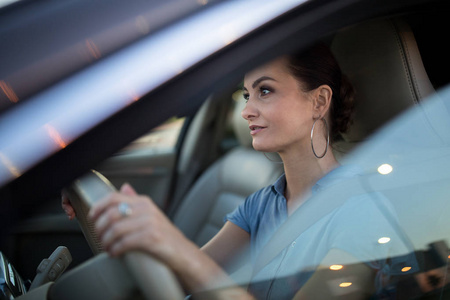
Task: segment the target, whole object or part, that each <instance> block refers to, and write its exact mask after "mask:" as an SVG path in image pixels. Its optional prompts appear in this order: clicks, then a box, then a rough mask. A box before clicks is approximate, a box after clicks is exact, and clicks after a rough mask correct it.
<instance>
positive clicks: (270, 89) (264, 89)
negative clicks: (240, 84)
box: [242, 58, 317, 154]
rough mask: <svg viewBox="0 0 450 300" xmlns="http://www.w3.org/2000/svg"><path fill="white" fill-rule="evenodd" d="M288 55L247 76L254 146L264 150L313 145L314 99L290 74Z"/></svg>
mask: <svg viewBox="0 0 450 300" xmlns="http://www.w3.org/2000/svg"><path fill="white" fill-rule="evenodd" d="M286 62H287V61H286V58H278V59H276V60H274V61H272V62H270V63H268V64H266V65H263V66H261V67H258V68H257V69H255V70H253V71H251V72H249V73H248V74H246V75H245V78H244V97H245V98H246V100H247V104H246V106H245V108H244V109H243V111H242V117H243V118H244V119H246V120H247V121H248V124H249V128H250V134H251V135H252V137H253V147H254V148H255V149H256V150H258V151H264V152H279V153H280V154H282V153H283V152H286V151H288V150H289V149H297V151H298V150H300V149H301V148H304V147H309V148H310V132H311V127H312V124H313V121H314V120H313V117H317V116H314V115H313V113H314V111H313V101H311V99H310V94H309V93H308V92H303V91H302V90H301V88H300V83H299V81H298V80H297V79H296V78H294V77H293V75H291V73H290V72H289V71H288V68H287V65H286Z"/></svg>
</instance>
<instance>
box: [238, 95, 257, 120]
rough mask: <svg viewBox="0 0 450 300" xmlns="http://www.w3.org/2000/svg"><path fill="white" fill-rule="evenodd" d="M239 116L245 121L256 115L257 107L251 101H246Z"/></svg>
mask: <svg viewBox="0 0 450 300" xmlns="http://www.w3.org/2000/svg"><path fill="white" fill-rule="evenodd" d="M241 116H242V117H243V118H244V119H246V120H247V121H249V120H252V119H254V118H256V117H257V116H258V109H257V108H256V107H255V105H254V104H253V101H250V100H249V101H247V103H246V104H245V106H244V109H243V110H242V112H241Z"/></svg>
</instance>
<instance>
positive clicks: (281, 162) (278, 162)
mask: <svg viewBox="0 0 450 300" xmlns="http://www.w3.org/2000/svg"><path fill="white" fill-rule="evenodd" d="M263 154H264V156H265V157H266V158H267V159H268V160H270V161H271V162H273V163H276V164H283V161H282V160H280V161H276V160H273V159H270V157H268V156H267V155H266V152H263Z"/></svg>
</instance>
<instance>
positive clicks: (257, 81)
mask: <svg viewBox="0 0 450 300" xmlns="http://www.w3.org/2000/svg"><path fill="white" fill-rule="evenodd" d="M265 80H273V81H276V80H275V79H273V78H272V77H269V76H261V77H259V78H258V79H256V80H255V81H254V82H253V84H252V88H253V89H254V88H255V87H256V86H257V85H258V84H260V83H261V82H263V81H265ZM244 90H247V88H246V87H245V86H244Z"/></svg>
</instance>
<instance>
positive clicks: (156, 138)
mask: <svg viewBox="0 0 450 300" xmlns="http://www.w3.org/2000/svg"><path fill="white" fill-rule="evenodd" d="M184 122H185V118H177V117H173V118H170V119H169V120H167V121H166V122H164V123H163V124H161V125H160V126H158V127H156V128H154V129H152V130H151V131H150V132H149V133H148V134H146V135H144V136H142V137H140V138H138V139H137V140H135V141H134V142H132V143H131V144H130V145H128V146H127V147H126V148H124V149H123V150H122V151H121V152H122V153H123V152H130V151H133V152H134V151H140V150H146V151H148V150H153V151H154V152H166V151H172V150H173V149H174V148H175V146H176V144H177V141H178V137H179V135H180V132H181V129H182V128H183V124H184Z"/></svg>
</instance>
